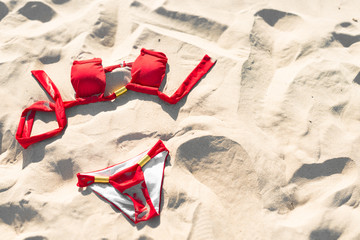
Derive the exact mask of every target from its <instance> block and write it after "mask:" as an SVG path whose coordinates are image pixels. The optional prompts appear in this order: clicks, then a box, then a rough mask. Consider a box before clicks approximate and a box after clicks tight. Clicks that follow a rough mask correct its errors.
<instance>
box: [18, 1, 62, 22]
mask: <svg viewBox="0 0 360 240" xmlns="http://www.w3.org/2000/svg"><path fill="white" fill-rule="evenodd" d="M18 12H19V13H20V14H21V15H23V16H25V17H26V18H28V19H30V20H38V21H40V22H43V23H45V22H49V21H50V20H51V19H52V18H53V17H54V15H55V14H56V13H55V11H54V10H53V9H52V8H51V7H49V6H48V5H46V4H44V3H42V2H36V1H32V2H27V3H26V4H25V6H23V7H22V8H20V9H19V11H18Z"/></svg>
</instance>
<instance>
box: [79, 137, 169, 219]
mask: <svg viewBox="0 0 360 240" xmlns="http://www.w3.org/2000/svg"><path fill="white" fill-rule="evenodd" d="M168 154H169V151H168V150H167V149H166V147H165V145H164V144H163V142H162V141H161V140H159V141H158V142H157V143H156V144H155V145H154V146H153V147H152V148H151V149H150V150H148V151H145V152H143V153H141V154H139V155H138V156H136V157H134V158H131V159H129V160H127V161H124V162H121V163H118V164H116V165H113V166H111V167H108V168H105V169H102V170H98V171H93V172H87V173H78V174H77V177H78V183H77V186H78V187H89V188H90V189H91V190H93V191H94V192H95V193H96V194H98V195H99V196H100V197H102V198H103V199H105V200H106V201H108V202H109V203H110V204H112V205H113V206H114V207H115V208H117V209H119V210H120V211H121V212H122V213H124V214H125V215H126V216H127V217H128V218H129V219H130V220H131V221H133V222H134V223H138V222H142V221H146V220H149V219H151V218H153V217H155V216H158V215H159V214H160V202H161V191H162V183H163V178H164V169H165V161H166V158H167V156H168Z"/></svg>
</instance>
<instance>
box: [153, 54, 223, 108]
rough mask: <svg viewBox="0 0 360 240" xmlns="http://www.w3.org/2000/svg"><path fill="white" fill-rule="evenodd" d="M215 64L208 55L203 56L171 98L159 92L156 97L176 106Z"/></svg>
mask: <svg viewBox="0 0 360 240" xmlns="http://www.w3.org/2000/svg"><path fill="white" fill-rule="evenodd" d="M215 63H216V61H212V60H211V58H210V57H209V56H208V55H205V56H204V57H203V59H202V60H201V61H200V63H199V64H198V65H197V66H196V67H195V69H194V70H193V71H192V72H191V73H190V74H189V76H187V78H186V79H185V80H184V82H183V83H182V84H181V85H180V87H179V88H178V89H177V90H176V92H175V93H174V94H173V95H172V96H170V97H169V96H167V95H166V94H165V93H162V92H160V91H157V95H158V96H159V98H160V99H162V100H164V101H166V102H168V103H170V104H176V103H177V102H179V101H180V100H181V99H182V98H183V97H185V96H186V95H187V94H188V93H189V92H190V90H191V89H192V88H193V87H194V86H195V84H196V83H197V82H198V81H199V80H200V79H201V78H202V77H203V76H204V75H205V74H206V73H207V72H208V71H209V70H210V69H211V68H212V66H213V65H214V64H215Z"/></svg>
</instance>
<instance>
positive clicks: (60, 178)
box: [0, 0, 360, 240]
mask: <svg viewBox="0 0 360 240" xmlns="http://www.w3.org/2000/svg"><path fill="white" fill-rule="evenodd" d="M359 9H360V2H359V1H357V0H339V1H328V0H311V1H310V0H307V1H297V0H291V1H280V0H272V1H264V0H263V1H261V0H260V1H235V0H232V1H231V0H229V1H205V0H201V1H190V0H183V1H176V0H169V1H161V0H154V1H145V0H141V1H140V0H139V1H117V0H107V1H99V0H97V1H76V0H52V1H50V0H45V1H34V2H28V3H27V1H24V0H16V1H10V0H1V1H0V36H1V37H0V72H1V74H0V95H1V101H0V109H1V114H0V140H1V141H0V149H1V152H0V164H1V165H0V239H21V240H23V239H27V240H43V239H51V240H52V239H109V240H110V239H137V240H150V239H154V240H155V239H156V240H158V239H187V240H202V239H206V240H210V239H225V240H227V239H249V240H254V239H261V240H262V239H276V240H288V239H310V240H335V239H340V240H341V239H342V240H344V239H360V228H359V226H358V225H359V222H360V211H359V202H360V185H359V169H360V168H359V167H358V164H359V161H360V153H359V152H360V151H359V144H360V75H359V71H360V64H359V62H360V43H359V42H360V12H359ZM143 47H144V48H150V49H154V50H156V51H163V52H165V53H166V55H167V56H168V58H169V67H170V69H169V73H168V74H167V80H166V85H165V84H163V85H165V87H163V91H164V92H165V93H167V94H169V95H171V94H172V93H173V92H174V91H175V90H176V89H177V87H178V86H179V85H180V83H181V82H182V81H183V80H184V79H185V77H186V76H187V74H188V73H190V71H191V70H192V69H193V68H194V67H195V66H196V65H197V63H198V62H199V61H200V59H201V58H202V56H203V55H204V54H205V53H206V54H209V55H210V56H212V57H214V58H216V59H217V60H218V62H217V64H216V65H215V66H214V68H213V69H212V70H211V71H210V72H209V73H208V74H207V75H206V77H205V78H203V79H202V80H201V81H200V82H199V84H197V85H196V87H195V88H194V89H193V90H192V91H191V92H190V94H189V95H188V96H187V97H186V98H185V99H183V100H182V101H180V102H179V103H178V104H177V105H169V104H167V103H164V102H163V101H161V100H160V99H158V98H157V97H155V96H150V95H145V94H142V93H137V92H130V91H129V92H128V93H126V94H125V95H123V96H121V97H120V98H118V99H116V100H115V101H114V102H104V103H95V104H90V105H86V106H79V107H74V108H72V109H69V110H67V116H68V127H67V128H66V130H65V132H64V134H62V135H60V136H58V137H55V138H53V139H49V140H46V141H43V142H40V143H37V144H34V145H32V146H31V147H29V148H28V149H26V150H25V149H23V148H22V147H21V146H20V145H19V144H18V143H17V141H16V140H15V137H14V135H15V132H16V129H17V124H18V121H19V117H20V114H21V112H22V110H23V109H24V108H25V107H26V106H29V105H30V104H32V103H33V102H35V101H38V100H46V99H48V98H47V96H46V94H45V93H44V91H43V90H42V89H41V87H40V86H39V84H38V83H37V82H36V81H35V80H34V79H33V77H32V76H31V73H30V71H31V70H34V69H42V70H45V71H46V72H47V73H48V75H49V76H50V77H51V78H52V80H53V81H54V82H55V84H56V85H57V87H58V89H59V90H60V92H61V95H62V97H63V99H64V100H70V99H74V90H73V88H72V86H71V83H70V69H71V64H72V61H73V60H74V59H87V58H92V57H101V58H102V59H103V63H104V66H107V65H112V64H115V63H120V62H122V61H123V60H125V61H132V60H134V59H135V58H136V56H137V55H138V54H139V50H140V49H141V48H143ZM129 79H130V72H129V70H126V69H122V70H118V71H116V72H114V73H112V74H108V78H107V80H108V85H107V92H108V93H111V92H112V91H113V90H115V89H117V88H118V87H119V86H122V85H124V84H125V83H126V82H127V81H129ZM55 126H56V122H55V117H54V116H53V115H52V114H38V115H37V121H36V122H35V127H34V129H33V133H40V132H44V131H47V130H50V129H52V128H54V127H55ZM158 139H161V140H163V141H164V142H165V144H166V146H167V147H168V149H169V150H170V158H169V159H168V163H167V166H166V168H165V178H164V186H163V196H162V199H163V201H162V203H161V208H162V211H161V215H160V217H155V218H154V219H152V220H150V221H148V222H144V223H139V224H137V225H135V224H133V223H132V222H130V221H129V220H128V219H127V218H126V217H125V216H124V215H123V214H121V213H120V212H119V211H116V210H114V209H113V208H112V207H111V206H110V205H109V204H108V203H106V202H104V201H102V200H101V199H100V198H99V197H97V196H96V195H95V194H94V193H92V192H90V191H83V192H80V191H78V188H77V187H76V185H75V184H76V182H77V180H76V176H75V174H76V173H77V172H80V171H83V172H84V171H85V172H86V171H93V170H97V169H101V168H104V167H107V166H109V165H112V164H115V163H118V162H120V161H123V160H126V159H128V158H130V157H133V156H135V155H137V154H138V153H140V152H142V151H144V150H145V149H147V148H148V147H150V146H152V145H153V144H154V143H155V142H156V141H157V140H158Z"/></svg>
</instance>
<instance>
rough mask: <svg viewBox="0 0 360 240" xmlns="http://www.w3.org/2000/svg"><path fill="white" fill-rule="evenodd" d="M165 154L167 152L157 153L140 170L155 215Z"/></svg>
mask: <svg viewBox="0 0 360 240" xmlns="http://www.w3.org/2000/svg"><path fill="white" fill-rule="evenodd" d="M167 154H168V151H163V152H161V153H158V154H157V155H156V156H155V157H153V158H152V159H151V160H150V161H149V162H148V163H147V164H146V165H145V166H144V167H143V168H142V170H143V173H144V178H145V183H146V186H147V188H148V192H149V195H150V198H151V202H152V204H153V205H154V208H155V210H156V212H157V213H159V207H160V193H161V185H162V180H163V177H164V176H163V171H164V162H165V160H166V156H167Z"/></svg>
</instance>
